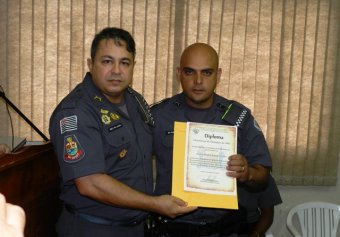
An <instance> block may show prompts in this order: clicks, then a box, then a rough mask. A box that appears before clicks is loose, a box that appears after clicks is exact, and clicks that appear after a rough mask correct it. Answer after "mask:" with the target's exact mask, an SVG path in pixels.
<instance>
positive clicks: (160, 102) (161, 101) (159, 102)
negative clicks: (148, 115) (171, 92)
mask: <svg viewBox="0 0 340 237" xmlns="http://www.w3.org/2000/svg"><path fill="white" fill-rule="evenodd" d="M168 100H170V98H165V99H163V100H160V101H157V102H155V103H153V104H151V105H150V108H153V107H156V106H157V105H160V104H162V103H163V102H166V101H168Z"/></svg>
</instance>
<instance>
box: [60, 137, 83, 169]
mask: <svg viewBox="0 0 340 237" xmlns="http://www.w3.org/2000/svg"><path fill="white" fill-rule="evenodd" d="M84 156H85V151H84V149H83V148H82V146H81V144H80V143H79V141H78V139H77V137H76V135H74V134H72V135H68V136H65V137H64V161H65V162H67V163H73V162H77V161H80V160H81V159H82V158H83V157H84Z"/></svg>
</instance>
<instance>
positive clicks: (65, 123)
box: [60, 115, 77, 134]
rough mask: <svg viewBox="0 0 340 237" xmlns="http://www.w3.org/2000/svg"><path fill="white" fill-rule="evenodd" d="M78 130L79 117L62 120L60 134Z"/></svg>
mask: <svg viewBox="0 0 340 237" xmlns="http://www.w3.org/2000/svg"><path fill="white" fill-rule="evenodd" d="M74 130H77V116H76V115H72V116H69V117H65V118H63V119H62V120H60V132H61V134H63V133H65V132H69V131H74Z"/></svg>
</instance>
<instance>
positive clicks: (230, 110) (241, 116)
mask: <svg viewBox="0 0 340 237" xmlns="http://www.w3.org/2000/svg"><path fill="white" fill-rule="evenodd" d="M249 117H250V110H249V109H248V108H246V107H244V106H242V105H240V104H239V103H237V102H235V101H231V103H230V104H229V105H228V106H227V107H226V110H225V112H224V113H223V115H222V117H221V119H222V120H224V121H226V122H227V123H229V124H232V125H235V126H237V127H239V128H242V127H243V126H244V125H245V124H246V122H247V120H248V119H249Z"/></svg>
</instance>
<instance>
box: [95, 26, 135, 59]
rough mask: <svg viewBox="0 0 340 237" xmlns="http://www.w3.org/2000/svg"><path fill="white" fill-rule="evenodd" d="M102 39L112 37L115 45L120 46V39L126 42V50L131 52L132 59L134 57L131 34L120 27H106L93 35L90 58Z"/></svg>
mask: <svg viewBox="0 0 340 237" xmlns="http://www.w3.org/2000/svg"><path fill="white" fill-rule="evenodd" d="M103 39H112V40H113V41H114V42H115V44H116V45H118V46H121V45H122V44H121V41H124V42H125V43H126V50H127V51H128V52H130V53H132V57H133V59H135V57H136V44H135V40H134V39H133V37H132V36H131V34H130V33H129V32H128V31H126V30H123V29H121V28H116V27H107V28H104V29H103V30H101V31H100V32H99V33H98V34H96V35H95V37H94V39H93V41H92V45H91V59H92V60H93V59H94V58H95V56H96V53H97V49H98V45H99V43H100V41H101V40H103Z"/></svg>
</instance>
